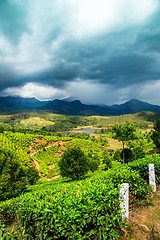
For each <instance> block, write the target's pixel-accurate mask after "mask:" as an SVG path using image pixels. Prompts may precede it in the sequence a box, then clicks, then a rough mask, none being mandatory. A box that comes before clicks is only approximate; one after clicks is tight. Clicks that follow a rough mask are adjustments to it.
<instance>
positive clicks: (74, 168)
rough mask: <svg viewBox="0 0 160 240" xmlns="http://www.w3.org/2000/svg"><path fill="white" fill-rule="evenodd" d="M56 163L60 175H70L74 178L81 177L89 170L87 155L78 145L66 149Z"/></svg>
mask: <svg viewBox="0 0 160 240" xmlns="http://www.w3.org/2000/svg"><path fill="white" fill-rule="evenodd" d="M58 165H59V170H60V174H61V176H62V177H70V178H72V179H74V180H78V179H80V178H83V177H84V176H85V174H86V173H87V171H88V170H89V163H88V159H87V156H86V155H85V153H84V152H83V151H82V150H81V149H80V148H79V147H72V148H71V149H68V150H66V151H65V152H64V153H63V155H62V157H61V160H60V161H59V162H58Z"/></svg>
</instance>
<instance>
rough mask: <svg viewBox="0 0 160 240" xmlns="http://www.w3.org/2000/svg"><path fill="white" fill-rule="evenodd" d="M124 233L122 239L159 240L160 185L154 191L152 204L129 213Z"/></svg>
mask: <svg viewBox="0 0 160 240" xmlns="http://www.w3.org/2000/svg"><path fill="white" fill-rule="evenodd" d="M126 235H128V236H126V237H124V240H160V186H159V187H158V189H157V191H156V193H154V196H153V206H145V207H140V208H138V209H134V210H133V211H132V212H131V213H130V216H129V220H128V231H127V232H126ZM129 235H130V236H129Z"/></svg>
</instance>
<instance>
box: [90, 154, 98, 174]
mask: <svg viewBox="0 0 160 240" xmlns="http://www.w3.org/2000/svg"><path fill="white" fill-rule="evenodd" d="M88 161H89V170H90V171H91V172H95V171H96V170H97V169H98V166H99V165H100V158H99V156H98V155H97V154H95V155H93V156H92V154H91V153H89V154H88Z"/></svg>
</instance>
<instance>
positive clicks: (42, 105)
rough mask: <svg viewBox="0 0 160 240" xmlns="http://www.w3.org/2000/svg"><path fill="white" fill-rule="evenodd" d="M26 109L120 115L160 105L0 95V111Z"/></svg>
mask: <svg viewBox="0 0 160 240" xmlns="http://www.w3.org/2000/svg"><path fill="white" fill-rule="evenodd" d="M24 110H43V111H47V112H52V113H56V114H64V115H79V116H93V115H95V116H119V115H123V114H130V113H137V112H142V111H152V112H160V106H158V105H152V104H149V103H147V102H142V101H140V100H137V99H132V100H130V101H128V102H125V103H123V104H120V105H118V104H115V105H112V106H107V105H87V104H83V103H82V102H81V101H79V100H73V99H72V98H69V99H63V100H59V99H55V100H53V101H39V100H37V99H36V98H22V97H19V96H15V97H11V96H8V97H0V112H14V111H24Z"/></svg>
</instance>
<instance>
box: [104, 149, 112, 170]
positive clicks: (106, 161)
mask: <svg viewBox="0 0 160 240" xmlns="http://www.w3.org/2000/svg"><path fill="white" fill-rule="evenodd" d="M112 159H113V158H112V155H110V153H108V152H107V151H106V150H104V152H103V160H102V162H103V164H104V170H108V169H109V168H111V167H112Z"/></svg>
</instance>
